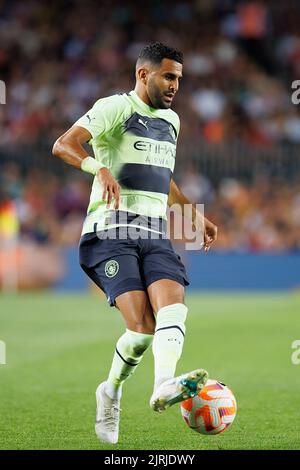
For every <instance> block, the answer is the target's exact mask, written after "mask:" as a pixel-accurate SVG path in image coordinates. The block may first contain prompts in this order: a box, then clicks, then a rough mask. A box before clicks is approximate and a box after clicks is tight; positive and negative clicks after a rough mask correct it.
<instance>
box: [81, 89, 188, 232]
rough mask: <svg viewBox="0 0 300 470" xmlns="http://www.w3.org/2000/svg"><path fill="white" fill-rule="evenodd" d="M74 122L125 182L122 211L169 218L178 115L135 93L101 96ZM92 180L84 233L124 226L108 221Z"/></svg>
mask: <svg viewBox="0 0 300 470" xmlns="http://www.w3.org/2000/svg"><path fill="white" fill-rule="evenodd" d="M74 125H76V126H80V127H84V128H85V129H87V130H88V131H89V132H90V134H91V136H92V138H91V139H90V141H89V144H90V145H91V146H92V147H93V151H94V155H95V158H96V160H99V161H100V162H101V163H102V164H103V165H105V166H106V167H107V168H108V169H109V170H110V172H111V173H112V175H113V176H114V178H115V179H116V180H117V181H118V183H119V184H120V186H121V192H120V205H119V211H125V212H129V213H132V214H138V215H142V216H146V217H151V218H162V219H166V217H167V216H166V212H167V201H168V194H169V187H170V180H171V177H172V173H173V171H174V166H175V156H176V143H177V137H178V133H179V126H180V123H179V117H178V115H177V114H176V113H175V112H174V111H172V110H171V109H155V108H152V107H150V106H148V105H147V104H146V103H144V102H143V101H142V100H141V99H140V98H139V96H138V95H137V93H136V92H135V91H131V92H130V93H128V94H126V93H124V94H119V95H113V96H110V97H107V98H102V99H100V100H98V101H97V102H96V103H95V104H94V106H93V107H92V109H90V110H89V111H88V112H87V113H86V114H85V115H84V116H82V117H81V118H80V119H79V120H78V121H77V122H76V123H75V124H74ZM102 192H103V191H102V188H101V185H100V183H99V181H98V179H97V177H95V178H94V182H93V186H92V192H91V196H90V203H89V206H88V211H87V217H86V219H85V221H84V224H83V230H82V234H85V233H90V232H93V231H94V230H95V224H97V231H98V230H103V229H107V228H111V227H116V226H119V225H123V224H117V223H109V222H108V221H109V220H110V219H109V214H111V212H112V210H113V205H114V201H112V203H111V204H110V207H109V208H107V204H106V203H105V202H103V201H102Z"/></svg>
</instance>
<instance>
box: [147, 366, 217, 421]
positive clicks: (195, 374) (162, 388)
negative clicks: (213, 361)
mask: <svg viewBox="0 0 300 470" xmlns="http://www.w3.org/2000/svg"><path fill="white" fill-rule="evenodd" d="M207 379H208V373H207V372H206V370H204V369H196V370H193V371H192V372H188V373H187V374H183V375H180V376H178V377H173V378H171V379H168V380H166V381H165V382H163V383H162V384H160V385H159V386H158V387H157V389H156V390H155V391H154V392H153V395H152V397H151V398H150V406H151V408H152V409H153V410H154V411H158V412H162V411H164V410H166V409H167V408H169V407H170V406H172V405H174V403H178V402H181V401H183V400H186V399H188V398H190V397H194V396H195V395H197V394H198V393H199V392H200V390H202V388H203V387H204V385H205V384H206V382H207Z"/></svg>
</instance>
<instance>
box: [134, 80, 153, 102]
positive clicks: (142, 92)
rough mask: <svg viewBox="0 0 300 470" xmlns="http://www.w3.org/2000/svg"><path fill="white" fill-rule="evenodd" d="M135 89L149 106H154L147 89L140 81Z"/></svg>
mask: <svg viewBox="0 0 300 470" xmlns="http://www.w3.org/2000/svg"><path fill="white" fill-rule="evenodd" d="M134 91H135V92H136V94H137V95H138V97H139V98H140V99H141V100H142V101H143V102H144V103H145V104H146V105H148V106H150V107H151V108H153V105H152V103H151V101H150V99H149V96H148V94H147V91H146V90H145V88H144V87H141V86H140V84H139V83H137V84H136V86H135V89H134Z"/></svg>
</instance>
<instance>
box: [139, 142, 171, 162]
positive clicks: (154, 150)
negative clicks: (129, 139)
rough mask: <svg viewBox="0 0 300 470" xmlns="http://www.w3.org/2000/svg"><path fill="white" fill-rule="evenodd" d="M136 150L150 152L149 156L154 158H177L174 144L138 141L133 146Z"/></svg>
mask: <svg viewBox="0 0 300 470" xmlns="http://www.w3.org/2000/svg"><path fill="white" fill-rule="evenodd" d="M133 146H134V148H135V149H136V150H139V151H140V152H148V154H150V155H152V156H157V155H161V156H164V157H172V158H175V156H176V148H175V146H174V145H172V144H168V143H167V142H166V143H163V144H161V143H159V144H155V143H152V142H147V141H145V140H137V141H136V142H134V144H133Z"/></svg>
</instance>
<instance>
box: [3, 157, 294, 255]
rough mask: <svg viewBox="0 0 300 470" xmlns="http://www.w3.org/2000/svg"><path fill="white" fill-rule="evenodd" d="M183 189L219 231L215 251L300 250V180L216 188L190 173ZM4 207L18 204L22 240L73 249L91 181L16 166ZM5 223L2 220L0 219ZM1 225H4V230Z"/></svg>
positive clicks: (10, 170) (228, 182) (7, 174)
mask: <svg viewBox="0 0 300 470" xmlns="http://www.w3.org/2000/svg"><path fill="white" fill-rule="evenodd" d="M177 177H178V178H177V180H178V183H179V186H180V188H181V189H182V191H183V192H184V194H185V195H186V196H188V197H189V198H190V200H191V201H192V202H194V203H201V204H204V209H205V215H206V216H207V217H208V218H210V219H211V220H212V221H213V222H215V223H216V224H217V225H218V226H219V238H218V242H217V243H216V245H215V246H214V249H215V250H229V251H235V252H236V251H241V252H242V251H250V252H260V251H265V252H279V251H290V252H292V251H299V250H300V184H299V183H300V180H299V181H298V182H297V181H295V183H294V184H289V185H287V184H283V183H282V181H274V180H269V179H267V178H265V177H262V178H258V179H257V180H256V181H254V182H253V184H249V183H242V182H241V181H239V180H236V179H229V178H227V179H223V180H221V182H220V184H219V185H218V187H214V186H213V185H212V184H211V182H210V181H209V180H208V178H207V177H205V176H204V175H201V174H199V173H197V171H196V170H195V168H193V167H188V168H187V169H186V170H185V171H184V172H183V173H181V174H179V175H177ZM1 187H2V188H5V195H6V197H5V198H4V196H2V201H0V216H1V207H2V209H3V208H5V207H6V204H7V201H10V203H11V204H13V207H14V210H15V213H16V218H17V220H18V223H19V229H18V237H19V239H20V240H22V241H24V242H26V241H34V242H36V243H37V244H40V245H42V244H50V245H60V246H73V245H76V244H77V243H78V240H79V238H80V233H81V228H82V223H83V219H84V217H85V214H86V208H87V204H88V200H89V194H90V188H91V178H90V177H89V176H88V175H85V174H82V173H81V172H74V174H72V177H69V178H67V179H66V178H64V179H62V178H60V177H59V176H55V175H54V174H53V173H46V172H43V171H41V170H32V172H30V173H29V174H27V176H26V177H24V176H22V175H21V172H20V169H19V168H18V167H17V166H16V165H14V164H9V165H7V166H6V167H5V168H4V169H3V171H2V174H1ZM0 218H1V217H0ZM0 225H1V224H0Z"/></svg>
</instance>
